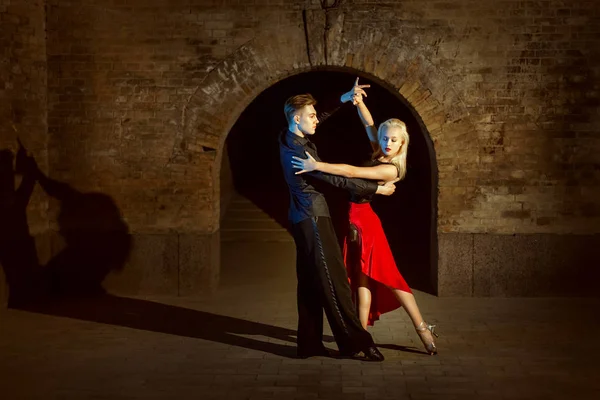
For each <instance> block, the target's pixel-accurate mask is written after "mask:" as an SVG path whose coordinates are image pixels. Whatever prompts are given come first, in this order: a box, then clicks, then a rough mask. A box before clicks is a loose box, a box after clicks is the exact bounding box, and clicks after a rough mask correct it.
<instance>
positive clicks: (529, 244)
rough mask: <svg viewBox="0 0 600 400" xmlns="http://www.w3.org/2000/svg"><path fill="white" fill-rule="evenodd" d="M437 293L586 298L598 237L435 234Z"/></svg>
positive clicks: (595, 272) (594, 274) (591, 289)
mask: <svg viewBox="0 0 600 400" xmlns="http://www.w3.org/2000/svg"><path fill="white" fill-rule="evenodd" d="M438 239H439V269H438V281H439V286H438V294H439V296H441V297H448V296H474V297H505V296H507V297H509V296H592V295H597V293H598V291H597V288H596V285H595V284H594V282H597V281H598V278H600V269H599V268H598V267H599V266H600V251H599V250H598V249H600V235H559V234H521V235H492V234H470V233H464V234H459V233H447V234H439V235H438Z"/></svg>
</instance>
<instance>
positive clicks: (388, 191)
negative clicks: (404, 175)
mask: <svg viewBox="0 0 600 400" xmlns="http://www.w3.org/2000/svg"><path fill="white" fill-rule="evenodd" d="M399 180H400V178H396V179H394V180H393V181H389V182H386V183H385V184H383V185H379V186H377V192H375V193H376V194H381V195H383V196H391V195H392V194H394V191H395V190H396V185H395V183H396V182H398V181H399Z"/></svg>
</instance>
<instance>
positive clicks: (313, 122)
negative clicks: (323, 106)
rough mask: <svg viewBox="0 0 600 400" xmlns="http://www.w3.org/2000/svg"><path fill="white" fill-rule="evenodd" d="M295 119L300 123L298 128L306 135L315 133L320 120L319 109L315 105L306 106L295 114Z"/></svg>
mask: <svg viewBox="0 0 600 400" xmlns="http://www.w3.org/2000/svg"><path fill="white" fill-rule="evenodd" d="M294 121H295V122H296V124H297V125H298V129H299V130H300V132H302V133H303V134H305V135H314V134H315V129H317V124H318V123H319V120H318V119H317V111H316V110H315V107H314V106H304V107H302V108H301V109H300V110H298V112H297V113H296V115H294Z"/></svg>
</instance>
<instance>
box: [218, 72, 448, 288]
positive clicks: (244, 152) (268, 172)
mask: <svg viewBox="0 0 600 400" xmlns="http://www.w3.org/2000/svg"><path fill="white" fill-rule="evenodd" d="M355 78H356V75H355V74H353V73H349V72H346V71H342V72H340V71H312V72H307V73H302V74H298V75H295V76H292V77H290V78H287V79H284V80H282V81H280V82H278V83H276V84H275V85H273V86H271V87H270V88H268V89H267V90H265V91H264V92H263V93H261V94H260V95H259V96H258V97H257V98H256V99H255V100H254V101H253V102H252V103H251V104H250V105H249V106H248V107H247V108H246V110H245V111H244V112H243V113H242V115H241V116H240V117H239V119H238V121H237V122H236V124H235V125H234V126H233V128H232V129H231V132H230V134H229V136H228V138H227V141H226V145H225V146H226V149H225V155H224V157H223V168H222V171H224V170H227V171H228V172H227V173H230V174H231V179H230V180H229V181H230V183H229V184H230V186H231V187H230V189H229V191H231V190H235V191H236V192H238V193H239V194H241V195H242V196H244V197H246V198H248V199H249V200H251V201H252V202H253V203H254V204H255V205H257V206H258V207H259V208H260V209H262V210H263V211H264V212H265V213H267V214H269V216H271V217H272V218H273V219H274V220H275V221H277V222H278V223H279V224H280V225H281V226H282V227H285V228H289V226H288V221H287V208H288V202H289V195H288V191H287V186H286V184H285V182H284V180H283V175H282V173H281V166H280V161H279V147H278V136H279V134H280V133H281V131H282V129H285V127H286V121H285V118H284V114H283V104H284V102H285V100H286V99H287V98H288V97H290V96H292V95H295V94H300V93H311V94H312V95H313V96H314V97H315V98H316V99H317V101H318V104H317V106H316V109H317V111H318V112H319V113H321V112H322V111H327V110H332V109H334V108H335V107H337V106H338V105H340V103H339V97H340V95H341V94H342V93H344V92H346V91H348V90H350V89H351V88H352V85H353V83H354V80H355ZM360 83H361V84H370V85H371V88H370V89H368V90H367V93H368V98H367V99H366V100H365V102H366V104H367V106H368V107H369V110H370V111H371V113H372V115H373V118H374V120H375V123H376V124H377V125H379V124H380V123H381V122H383V121H385V120H386V119H388V118H392V117H393V118H399V119H401V120H403V121H404V122H405V123H406V125H407V127H408V130H409V134H410V145H409V148H408V161H407V164H408V165H407V175H406V178H405V179H404V180H403V181H402V182H400V183H398V184H397V185H396V188H397V189H396V193H395V194H394V195H393V196H391V197H383V196H377V198H376V200H375V201H374V202H373V204H372V205H373V208H374V210H375V211H376V212H377V214H378V215H379V217H380V218H381V221H382V224H383V227H384V230H385V233H386V235H387V238H388V240H389V243H390V247H391V248H392V251H393V253H394V257H395V259H396V263H397V265H398V268H399V269H400V271H401V273H402V275H403V276H404V277H405V279H406V280H407V282H408V283H409V285H410V286H411V287H414V288H416V289H419V290H423V291H426V292H429V293H435V291H436V290H435V286H436V284H435V282H436V273H437V241H436V237H437V236H436V225H437V223H436V198H435V196H436V192H434V191H435V188H436V187H437V178H436V176H437V168H436V167H435V155H434V154H433V147H432V145H431V142H430V139H429V135H428V133H426V132H425V131H424V129H423V125H422V123H420V121H419V119H418V117H416V116H415V115H414V114H413V112H412V111H411V109H410V108H409V106H407V105H406V103H405V102H404V101H403V100H402V99H401V98H400V97H399V96H398V95H396V94H395V93H392V92H391V91H390V90H388V89H386V88H385V87H383V86H382V85H380V84H378V83H375V82H374V81H372V80H370V79H369V78H368V77H362V76H361V81H360ZM311 140H313V141H314V142H315V144H316V145H317V146H318V148H319V155H320V156H321V158H322V159H323V160H324V161H328V162H332V163H347V164H353V165H361V164H363V163H364V162H366V161H367V160H369V158H370V155H371V147H370V145H369V141H368V138H367V135H366V133H365V131H364V129H363V127H362V124H361V122H360V119H359V117H358V115H357V112H356V110H355V108H354V107H353V106H352V105H351V104H348V103H347V104H344V105H342V106H341V107H340V108H339V109H337V111H335V112H334V113H333V114H332V115H331V116H330V117H329V118H328V119H327V120H326V121H324V122H323V123H322V124H320V125H319V127H318V128H317V132H316V134H315V136H314V137H313V138H311ZM229 167H230V168H231V169H230V170H229ZM222 182H223V179H222ZM229 191H228V189H227V188H226V187H223V188H222V192H223V193H228V192H229ZM326 196H327V201H328V204H329V206H330V211H331V214H332V218H333V220H334V224H335V226H336V230H337V232H338V234H339V235H340V239H342V237H343V235H344V234H345V232H346V229H347V209H348V202H347V198H348V197H347V194H346V193H344V192H342V191H339V190H338V189H333V188H332V190H330V191H328V192H327V193H326Z"/></svg>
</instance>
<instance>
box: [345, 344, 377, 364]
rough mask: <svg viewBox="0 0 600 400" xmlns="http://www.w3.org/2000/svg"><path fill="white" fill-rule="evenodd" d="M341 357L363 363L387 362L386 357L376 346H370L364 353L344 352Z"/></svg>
mask: <svg viewBox="0 0 600 400" xmlns="http://www.w3.org/2000/svg"><path fill="white" fill-rule="evenodd" d="M340 356H342V357H348V358H352V359H355V360H363V361H378V362H381V361H383V360H385V357H384V356H383V354H381V352H380V351H379V349H378V348H377V347H375V346H370V347H367V348H366V349H364V350H362V351H357V352H347V351H342V352H340Z"/></svg>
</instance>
